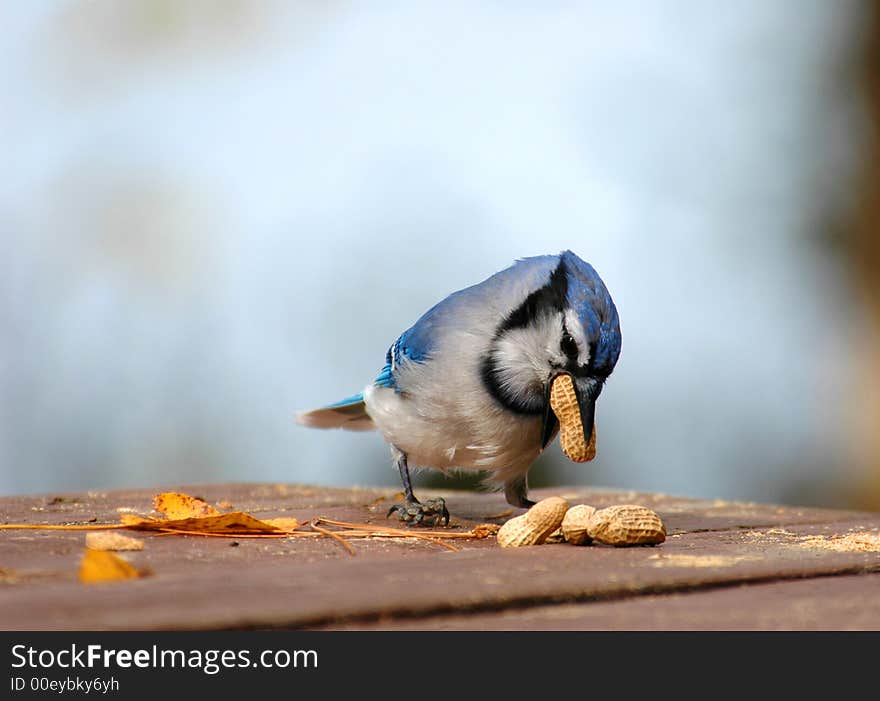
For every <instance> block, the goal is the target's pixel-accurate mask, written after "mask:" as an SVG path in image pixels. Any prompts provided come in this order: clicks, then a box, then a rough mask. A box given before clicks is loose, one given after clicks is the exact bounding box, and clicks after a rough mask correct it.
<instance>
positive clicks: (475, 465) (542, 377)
mask: <svg viewBox="0 0 880 701" xmlns="http://www.w3.org/2000/svg"><path fill="white" fill-rule="evenodd" d="M620 344H621V337H620V324H619V321H618V317H617V309H616V307H615V306H614V302H613V301H612V299H611V296H610V295H609V294H608V290H607V289H606V287H605V284H604V283H603V282H602V280H601V278H600V277H599V275H598V273H596V271H595V270H594V269H593V267H592V266H591V265H589V264H588V263H585V262H584V261H583V260H581V259H580V258H578V257H577V256H576V255H575V254H574V253H572V252H571V251H564V252H562V253H561V254H559V255H547V256H537V257H534V258H525V259H522V260H519V261H517V262H516V263H515V264H514V265H513V266H511V267H510V268H507V269H505V270H502V271H501V272H498V273H496V274H495V275H493V276H492V277H490V278H488V279H487V280H484V281H483V282H481V283H479V284H477V285H474V286H472V287H468V288H465V289H463V290H460V291H458V292H454V293H453V294H451V295H449V296H448V297H447V298H446V299H444V300H443V301H442V302H440V303H438V304H436V305H435V306H433V307H432V308H431V309H429V310H428V311H427V312H426V313H425V314H424V315H423V316H422V317H421V318H420V319H419V320H418V321H417V322H416V323H415V324H414V325H413V326H412V327H411V328H409V329H407V330H406V331H404V332H403V333H402V334H401V335H400V337H399V338H398V339H397V340H396V341H395V342H394V343H393V344H392V345H391V348H389V349H388V353H387V354H386V356H385V366H384V367H383V368H382V370H381V372H379V374H378V375H377V377H376V379H374V380H373V381H372V382H371V383H370V384H369V385H368V386H367V387H366V389H364V391H363V392H361V393H360V394H356V395H354V396H352V397H348V398H346V399H343V400H341V401H339V402H336V403H335V404H330V405H329V406H326V407H323V408H321V409H316V410H314V411H308V412H304V413H301V414H299V415H298V416H297V420H298V421H299V422H300V423H302V424H304V425H306V426H314V427H317V428H344V429H349V430H355V431H361V430H370V429H374V428H375V429H378V430H379V432H380V433H381V434H382V435H383V436H384V438H385V440H386V441H387V442H388V443H389V444H390V446H391V454H392V457H393V460H394V461H395V463H396V464H397V468H398V470H399V471H400V478H401V480H402V482H403V489H404V496H405V502H404V503H402V504H395V505H394V506H393V507H391V510H390V511H389V512H388V514H389V515H391V513H393V512H395V511H397V512H398V514H399V517H400V519H401V520H403V521H409V522H414V523H425V524H431V525H433V524H436V523H438V522H443V523H448V522H449V512H448V510H447V508H446V504H445V502H444V500H443V499H432V500H428V501H426V502H425V503H421V502H420V501H419V500H418V499H416V497H415V495H414V494H413V489H412V483H411V481H410V474H409V465H410V464H413V465H415V466H417V467H430V468H436V469H439V470H442V471H444V472H445V471H446V470H450V469H457V470H461V469H463V470H479V471H486V472H487V473H489V477H488V479H489V481H490V482H492V483H494V484H495V485H497V486H499V487H502V486H503V488H504V494H505V497H506V498H507V501H508V503H509V504H511V505H513V506H516V507H522V508H528V507H529V506H531V505H532V504H534V502H532V501H530V500H529V499H528V486H527V482H526V475H527V473H528V471H529V468H530V467H531V465H532V463H533V462H534V461H535V459H536V458H537V457H538V455H540V453H541V451H542V450H543V449H544V448H545V447H546V446H547V445H548V443H550V441H552V440H553V438H554V437H555V436H556V433H557V432H558V430H559V422H558V420H557V418H556V416H555V415H554V414H553V411H552V410H551V408H550V403H549V395H550V386H551V384H552V381H553V379H554V378H555V377H556V376H557V375H559V374H561V373H568V374H570V375H571V376H572V378H573V380H574V386H575V393H576V395H577V398H578V404H579V406H580V410H581V419H582V423H583V427H584V434H585V439H586V440H588V441H589V438H590V436H591V434H592V431H593V417H594V410H595V402H596V399H597V398H598V397H599V394H600V392H601V391H602V387H603V385H604V383H605V380H606V379H607V378H608V376H609V375H610V374H611V371H612V370H613V369H614V366H615V364H616V363H617V358H618V356H619V355H620Z"/></svg>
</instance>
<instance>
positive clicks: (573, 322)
mask: <svg viewBox="0 0 880 701" xmlns="http://www.w3.org/2000/svg"><path fill="white" fill-rule="evenodd" d="M620 345H621V337H620V323H619V320H618V317H617V309H616V307H615V306H614V302H613V301H612V299H611V295H609V294H608V290H607V289H606V288H605V284H604V283H603V282H602V279H601V278H600V277H599V275H598V273H596V271H595V270H594V269H593V267H592V266H591V265H589V264H588V263H585V262H584V261H582V260H581V259H580V258H578V257H577V256H576V255H575V254H574V253H572V252H571V251H565V252H564V253H562V254H561V255H560V256H559V263H558V265H557V266H556V268H555V269H554V270H553V271H552V273H551V274H550V278H549V280H547V282H546V283H545V284H544V285H543V286H542V287H540V288H538V289H536V290H533V291H532V292H531V293H530V294H529V295H528V296H527V297H526V299H525V300H524V301H523V302H522V303H521V304H519V306H517V307H516V308H515V309H513V311H511V313H510V314H508V315H507V317H506V318H505V319H504V320H503V321H502V322H501V324H500V325H499V326H498V328H497V329H496V332H495V336H494V338H493V340H492V342H491V344H490V348H489V352H488V354H487V356H486V358H485V359H484V362H483V368H482V371H483V379H484V382H485V383H486V386H487V387H488V388H489V390H490V392H491V393H492V394H493V396H494V397H495V398H496V399H497V400H498V401H499V402H500V403H501V404H502V405H503V406H505V407H506V408H507V409H508V410H510V411H514V412H516V413H519V414H526V415H540V416H542V417H543V422H544V424H543V431H542V447H543V446H546V445H547V443H548V442H549V441H550V440H551V439H552V438H553V436H554V435H555V434H556V430H557V428H558V421H557V419H556V416H555V415H554V414H553V412H552V410H551V409H550V386H551V384H552V383H553V380H554V379H555V378H556V376H557V375H560V374H565V373H567V374H569V375H571V377H572V379H573V380H574V387H575V392H576V394H577V398H578V404H579V405H580V410H581V421H582V423H583V427H584V434H585V438H586V440H587V441H589V439H590V435H591V433H592V431H593V419H594V412H595V403H596V399H597V398H598V397H599V394H600V393H601V392H602V387H603V386H604V383H605V380H606V379H607V378H608V376H609V375H610V374H611V372H612V370H614V366H615V364H616V363H617V358H618V356H619V355H620Z"/></svg>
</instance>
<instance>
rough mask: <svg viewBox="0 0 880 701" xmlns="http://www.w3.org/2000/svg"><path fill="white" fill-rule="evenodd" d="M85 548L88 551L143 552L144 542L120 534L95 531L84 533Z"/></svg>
mask: <svg viewBox="0 0 880 701" xmlns="http://www.w3.org/2000/svg"><path fill="white" fill-rule="evenodd" d="M86 547H87V548H89V549H90V550H143V549H144V541H142V540H140V539H138V538H132V537H131V536H129V535H122V533H113V532H111V531H95V532H94V533H86Z"/></svg>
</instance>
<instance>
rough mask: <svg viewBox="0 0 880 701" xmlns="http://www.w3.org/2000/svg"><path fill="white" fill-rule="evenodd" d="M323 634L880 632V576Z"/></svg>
mask: <svg viewBox="0 0 880 701" xmlns="http://www.w3.org/2000/svg"><path fill="white" fill-rule="evenodd" d="M321 629H323V630H813V631H819V630H874V631H876V630H880V574H863V575H845V576H837V577H819V578H815V579H801V580H786V581H781V582H768V583H759V584H742V585H738V586H732V587H725V588H720V589H709V590H703V591H683V592H674V593H671V594H652V595H647V596H640V597H636V598H627V599H623V600H616V601H592V602H586V603H575V604H554V605H543V606H534V607H525V608H509V609H505V610H502V611H492V612H485V613H471V614H467V615H461V614H449V615H443V616H428V617H419V618H396V619H384V620H381V621H367V622H363V621H362V622H350V623H342V624H337V625H328V626H323V627H322V628H321Z"/></svg>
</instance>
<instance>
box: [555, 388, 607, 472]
mask: <svg viewBox="0 0 880 701" xmlns="http://www.w3.org/2000/svg"><path fill="white" fill-rule="evenodd" d="M550 408H551V409H552V410H553V413H554V414H556V418H557V419H559V443H560V444H561V445H562V452H564V453H565V454H566V455H567V456H568V459H569V460H572V461H573V462H587V461H588V460H592V459H593V458H595V457H596V426H595V424H594V425H593V432H592V433H591V434H590V440H589V442H587V441H586V439H585V438H584V424H583V421H582V420H581V409H580V406H579V405H578V400H577V394H576V393H575V391H574V381H573V380H572V379H571V375H558V376H556V377H555V378H554V379H553V384H552V385H551V386H550Z"/></svg>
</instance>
